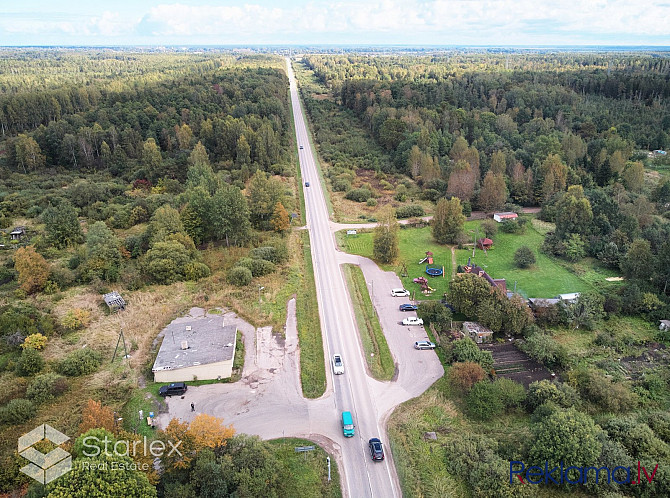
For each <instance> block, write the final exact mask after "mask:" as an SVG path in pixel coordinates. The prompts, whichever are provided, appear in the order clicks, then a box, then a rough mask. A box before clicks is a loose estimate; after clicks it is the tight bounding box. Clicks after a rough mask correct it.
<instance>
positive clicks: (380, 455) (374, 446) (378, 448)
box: [368, 437, 384, 462]
mask: <svg viewBox="0 0 670 498" xmlns="http://www.w3.org/2000/svg"><path fill="white" fill-rule="evenodd" d="M368 445H369V446H370V456H371V457H372V460H374V461H379V462H381V461H382V460H383V459H384V448H383V447H382V442H381V441H380V440H379V439H377V438H376V437H373V438H372V439H370V441H368Z"/></svg>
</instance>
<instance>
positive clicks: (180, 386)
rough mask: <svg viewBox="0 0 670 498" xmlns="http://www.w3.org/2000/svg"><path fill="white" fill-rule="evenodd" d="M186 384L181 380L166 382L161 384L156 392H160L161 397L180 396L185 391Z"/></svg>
mask: <svg viewBox="0 0 670 498" xmlns="http://www.w3.org/2000/svg"><path fill="white" fill-rule="evenodd" d="M186 389H187V387H186V384H184V383H183V382H173V383H172V384H168V385H167V386H161V388H160V389H159V390H158V394H160V395H161V396H163V397H166V396H181V395H182V394H184V393H185V392H186Z"/></svg>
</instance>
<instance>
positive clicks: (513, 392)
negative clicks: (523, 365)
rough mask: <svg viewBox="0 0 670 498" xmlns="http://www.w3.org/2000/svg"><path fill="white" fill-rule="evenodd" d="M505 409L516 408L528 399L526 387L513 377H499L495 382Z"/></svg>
mask: <svg viewBox="0 0 670 498" xmlns="http://www.w3.org/2000/svg"><path fill="white" fill-rule="evenodd" d="M493 385H494V386H495V388H496V389H497V391H498V397H499V398H500V401H501V403H502V404H503V406H504V407H505V410H516V409H517V408H520V407H521V406H522V405H523V403H524V402H525V401H526V389H525V388H524V387H523V385H521V384H519V383H518V382H515V381H513V380H512V379H505V378H502V377H501V378H498V379H496V381H495V382H494V383H493Z"/></svg>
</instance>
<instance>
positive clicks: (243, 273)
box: [228, 266, 253, 287]
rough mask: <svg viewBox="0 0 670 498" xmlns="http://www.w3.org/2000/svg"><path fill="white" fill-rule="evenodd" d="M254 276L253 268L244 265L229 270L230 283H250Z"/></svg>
mask: <svg viewBox="0 0 670 498" xmlns="http://www.w3.org/2000/svg"><path fill="white" fill-rule="evenodd" d="M252 278H253V275H252V274H251V270H250V269H249V268H244V267H243V266H236V267H234V268H232V269H231V270H230V271H229V272H228V283H229V284H231V285H235V286H237V287H244V286H245V285H249V284H250V283H251V279H252Z"/></svg>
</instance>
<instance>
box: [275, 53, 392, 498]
mask: <svg viewBox="0 0 670 498" xmlns="http://www.w3.org/2000/svg"><path fill="white" fill-rule="evenodd" d="M287 64H288V68H287V69H288V75H289V81H290V92H291V102H292V105H293V116H294V121H295V128H296V137H297V141H298V144H299V146H300V147H301V148H299V149H298V152H299V159H300V170H301V172H302V179H303V190H304V196H305V207H306V210H307V228H308V230H309V234H310V239H311V247H312V261H313V263H314V278H315V281H316V289H317V298H318V303H319V314H320V317H321V329H322V332H323V336H324V343H325V350H326V353H327V358H328V360H329V359H330V358H332V355H333V354H335V353H340V354H341V355H342V358H343V362H344V367H345V374H344V375H331V376H330V381H331V382H332V385H331V387H332V391H333V398H334V403H335V407H334V410H333V411H334V413H333V418H337V417H338V416H339V413H340V412H342V411H350V412H351V413H352V414H353V417H354V424H355V426H356V435H355V436H354V437H353V438H350V440H349V441H345V442H344V444H342V449H341V452H342V460H343V469H342V471H343V473H344V478H345V488H346V492H347V494H348V496H350V497H352V498H353V497H363V496H371V497H380V498H381V497H383V498H386V497H391V496H400V491H399V489H398V479H397V475H396V473H395V468H394V467H393V465H392V458H391V452H390V451H389V447H388V441H386V438H385V437H384V434H385V432H384V430H383V429H382V427H381V426H380V423H379V422H380V420H379V413H378V411H377V407H376V405H375V399H374V394H373V393H371V392H370V386H369V384H368V377H367V374H366V371H365V364H364V360H363V356H362V354H361V350H360V347H359V340H358V335H357V331H356V325H355V324H354V318H353V316H354V314H353V310H352V306H351V303H350V301H349V294H348V292H347V289H346V287H345V283H344V277H343V275H342V272H341V270H340V265H339V261H338V257H337V251H336V249H335V247H336V245H335V239H334V238H333V235H332V233H331V231H330V225H329V215H328V208H327V205H326V200H325V197H324V193H323V187H322V186H321V182H320V176H319V172H318V170H317V166H316V163H315V161H314V154H313V152H312V148H311V145H310V141H309V134H308V132H307V126H306V124H305V120H304V118H303V114H302V108H301V103H300V98H299V97H298V89H297V86H296V81H295V77H294V75H293V69H292V68H291V65H290V63H289V62H288V60H287ZM304 182H309V183H310V186H309V187H306V186H305V183H304ZM373 437H379V438H380V439H382V442H383V443H385V446H386V448H385V450H386V451H385V452H384V453H385V455H386V459H385V460H384V461H383V462H373V461H372V460H371V458H370V456H369V451H368V439H370V438H373Z"/></svg>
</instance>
